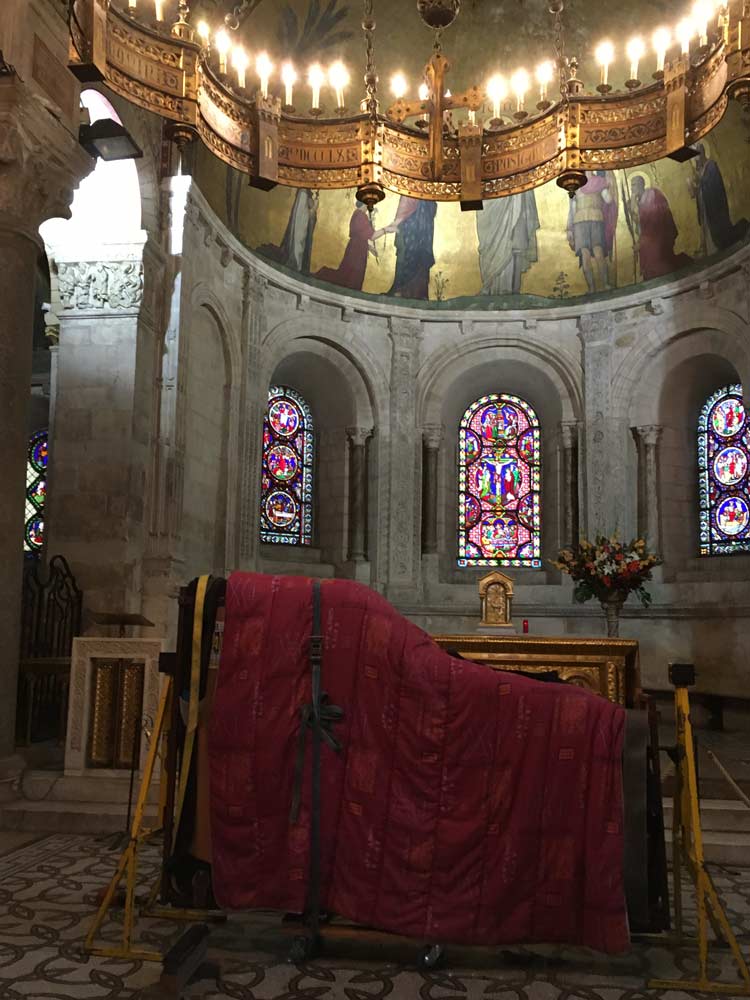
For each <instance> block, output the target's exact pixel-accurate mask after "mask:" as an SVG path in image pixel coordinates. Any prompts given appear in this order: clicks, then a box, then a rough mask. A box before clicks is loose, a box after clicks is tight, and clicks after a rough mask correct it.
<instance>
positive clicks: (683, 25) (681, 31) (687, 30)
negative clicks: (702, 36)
mask: <svg viewBox="0 0 750 1000" xmlns="http://www.w3.org/2000/svg"><path fill="white" fill-rule="evenodd" d="M694 34H695V26H694V25H693V22H692V21H690V20H688V18H686V17H685V18H683V19H682V21H680V23H679V24H678V25H677V27H676V28H675V35H677V41H678V42H679V43H680V51H681V52H682V54H683V55H684V56H689V55H690V42H691V41H692V38H693V35H694Z"/></svg>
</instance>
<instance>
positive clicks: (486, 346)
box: [417, 335, 583, 426]
mask: <svg viewBox="0 0 750 1000" xmlns="http://www.w3.org/2000/svg"><path fill="white" fill-rule="evenodd" d="M505 361H513V362H519V363H521V364H523V365H525V366H527V367H528V368H529V370H534V371H538V372H539V373H540V375H542V376H543V377H544V378H546V379H547V380H548V382H549V383H551V384H552V385H553V386H554V388H555V393H556V395H557V396H558V398H559V400H560V404H561V416H560V419H561V420H579V419H580V418H581V415H582V412H583V399H582V389H581V380H582V375H581V367H580V362H579V361H578V359H577V358H576V359H574V358H572V357H570V356H568V355H567V354H566V353H565V352H564V351H563V350H562V349H560V348H556V349H555V350H551V349H550V348H549V347H548V346H547V345H546V344H542V343H534V342H533V341H529V340H526V339H523V338H521V337H507V336H504V337H498V336H496V335H492V336H490V335H485V336H483V337H480V338H476V339H473V340H468V341H467V342H466V343H464V342H463V340H462V341H461V342H460V343H458V344H455V343H454V344H451V345H448V346H446V347H443V348H442V349H441V350H439V351H436V352H435V353H433V354H432V355H430V357H429V359H428V360H427V362H426V363H425V364H424V365H423V366H422V368H421V370H420V371H419V375H418V380H419V382H418V386H417V420H418V422H419V423H421V425H422V426H425V425H430V424H435V423H438V422H439V420H440V410H441V408H442V405H443V400H444V399H445V397H446V392H447V390H448V386H449V385H450V384H452V383H453V382H455V380H456V378H457V377H459V378H460V377H462V376H463V373H465V372H466V371H468V370H470V369H474V368H476V367H478V366H481V365H484V364H487V363H490V364H496V363H500V364H502V363H503V362H505ZM508 391H510V390H508ZM480 395H481V393H480ZM469 402H471V401H470V400H469ZM467 405H468V403H467Z"/></svg>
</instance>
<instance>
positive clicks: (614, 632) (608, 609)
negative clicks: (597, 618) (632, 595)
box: [601, 593, 625, 639]
mask: <svg viewBox="0 0 750 1000" xmlns="http://www.w3.org/2000/svg"><path fill="white" fill-rule="evenodd" d="M624 603H625V595H624V594H619V593H614V594H610V595H609V597H607V599H606V600H604V601H602V602H601V605H602V611H603V612H604V617H605V619H606V621H607V638H608V639H616V638H617V637H618V636H619V634H620V611H622V606H623V604H624Z"/></svg>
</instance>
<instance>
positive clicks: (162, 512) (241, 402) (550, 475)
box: [61, 178, 750, 694]
mask: <svg viewBox="0 0 750 1000" xmlns="http://www.w3.org/2000/svg"><path fill="white" fill-rule="evenodd" d="M162 197H163V200H164V205H165V211H166V217H167V218H168V219H169V229H170V233H171V241H172V242H171V244H170V247H169V248H167V249H165V274H167V275H168V276H169V277H168V279H167V280H165V281H164V282H163V287H164V304H163V308H162V315H163V317H164V320H163V322H162V325H161V327H160V332H159V334H158V336H159V338H160V339H159V341H158V343H159V345H160V346H158V347H157V351H156V356H157V357H158V358H159V359H160V362H159V364H160V365H161V372H160V375H159V376H158V377H157V379H156V380H155V381H154V384H153V402H152V404H151V406H152V412H153V414H154V419H153V422H152V429H151V436H150V444H149V455H150V459H149V461H150V472H149V475H148V477H147V483H148V487H147V490H146V499H145V504H146V515H145V522H146V524H147V526H148V533H147V539H146V541H145V543H144V552H143V567H144V569H143V585H142V593H143V604H142V607H143V610H144V613H146V614H148V615H149V616H150V617H153V618H154V619H155V620H157V622H158V624H159V627H160V629H161V631H162V632H163V633H166V634H167V635H168V636H169V638H172V636H173V630H174V605H175V602H174V595H175V594H176V591H177V588H178V587H179V585H180V584H182V583H183V582H185V581H186V579H188V578H189V577H190V576H191V575H193V574H195V573H197V572H198V571H199V570H201V569H203V570H206V571H208V570H214V571H219V570H220V569H222V568H223V569H225V570H231V569H233V568H240V569H260V570H263V571H266V572H271V571H273V572H302V573H307V574H310V575H316V576H334V575H338V576H348V577H351V578H355V579H359V580H363V581H365V582H368V583H371V584H372V585H373V586H374V587H376V588H377V589H378V590H380V591H381V592H382V593H384V594H385V595H386V596H387V597H388V598H389V599H390V600H392V601H393V602H394V603H395V604H396V605H397V606H398V607H400V608H401V609H402V610H403V611H404V612H405V613H406V614H408V615H409V616H410V617H411V618H412V619H413V620H414V621H415V622H417V623H418V624H420V625H421V626H423V627H424V628H426V629H427V630H428V631H433V632H450V631H456V630H457V631H462V630H473V629H474V628H475V627H476V622H477V620H478V600H477V591H476V582H477V578H478V576H479V575H480V573H479V571H477V570H463V569H459V567H458V566H457V564H456V498H457V484H456V461H457V424H458V421H459V420H460V417H461V415H462V413H463V412H464V410H465V408H466V407H467V406H468V405H469V404H470V403H471V402H472V401H473V400H474V399H476V398H477V397H478V396H480V395H483V394H484V393H488V392H493V391H500V392H511V393H514V394H517V395H519V396H521V397H523V398H524V399H526V400H527V401H528V402H529V403H530V404H531V405H532V406H533V407H534V408H535V410H536V412H537V414H538V416H539V418H540V421H541V432H542V457H543V484H542V496H543V509H542V521H543V550H542V556H543V566H542V568H541V569H539V570H520V571H514V570H511V574H512V576H513V578H514V581H515V585H516V601H515V605H514V610H515V613H516V617H517V618H518V619H519V620H520V619H521V618H528V620H529V622H530V629H531V631H532V632H533V633H537V634H589V635H591V634H593V635H597V634H602V633H603V629H604V625H603V618H602V616H601V613H600V611H599V609H598V608H596V607H593V606H591V605H587V606H584V607H579V606H577V605H574V603H573V601H572V587H571V585H570V582H569V581H568V580H567V579H565V578H561V577H560V574H559V573H558V572H557V571H556V570H555V569H554V568H553V567H552V566H551V565H550V560H551V559H552V558H553V557H554V555H555V554H556V552H557V549H558V548H559V547H560V546H561V545H563V544H565V543H567V542H569V541H571V540H572V539H573V538H574V537H576V536H577V533H578V530H579V529H580V531H582V532H584V533H589V534H591V533H594V532H596V531H599V530H606V531H607V532H608V533H609V532H612V531H615V530H616V531H617V532H619V534H620V535H622V536H629V535H630V534H631V533H635V532H636V531H647V532H648V534H649V537H650V539H651V541H652V543H653V544H654V545H656V546H657V547H661V546H662V544H663V549H664V553H665V555H666V564H665V566H664V567H663V569H661V570H659V571H657V578H656V579H655V581H654V584H653V586H652V587H651V590H652V593H653V597H654V604H653V606H652V607H651V608H650V609H648V610H641V609H640V607H639V606H637V605H636V604H635V603H633V602H632V601H631V602H630V603H629V604H628V605H627V607H626V611H625V615H624V618H623V624H622V634H623V635H624V636H634V637H637V638H639V639H640V640H641V643H642V666H643V673H644V678H645V680H646V681H647V682H648V683H649V684H652V685H665V684H666V663H667V661H668V660H670V659H675V658H687V659H693V660H695V662H696V664H697V665H698V667H699V670H700V672H701V673H700V684H701V686H703V687H705V688H710V689H714V690H721V691H725V692H726V693H730V694H738V693H739V694H741V693H743V691H745V689H746V686H747V676H746V671H747V667H746V659H745V649H746V646H747V640H748V638H750V594H748V586H747V583H746V582H745V581H746V578H747V576H748V571H749V570H750V557H746V556H737V557H733V558H731V559H727V558H724V559H719V560H705V559H704V560H700V559H698V558H697V519H696V516H695V495H696V491H695V486H694V483H695V468H696V455H695V437H694V434H695V426H696V420H697V412H698V410H699V409H700V406H701V405H702V402H703V400H704V399H705V396H706V395H707V394H708V393H710V392H711V391H713V390H714V389H715V388H717V387H718V386H719V385H722V384H726V383H727V382H728V381H741V382H743V384H744V385H745V386H746V387H750V341H749V340H748V332H750V331H749V330H748V319H749V318H750V302H749V301H748V292H747V275H748V270H749V269H750V253H749V252H748V251H747V250H744V251H741V252H739V253H738V254H736V255H735V257H733V258H729V259H726V260H724V261H723V262H721V263H719V264H716V265H714V266H713V267H712V268H711V269H709V270H707V271H704V272H703V273H702V274H701V275H699V276H692V277H687V278H683V279H682V280H681V281H679V282H675V283H674V284H673V285H671V286H663V285H662V286H660V288H659V298H658V299H655V298H653V297H650V295H649V292H648V290H640V291H638V292H637V293H634V294H631V295H622V296H619V297H618V296H614V297H608V298H607V299H606V300H604V301H601V302H590V303H588V304H583V305H582V304H580V303H578V304H577V305H573V304H564V305H561V306H559V307H557V308H548V309H539V310H533V311H531V310H520V311H518V312H513V311H504V312H502V313H487V312H482V313H481V314H472V313H467V312H464V313H461V312H451V311H449V310H446V311H441V312H440V314H439V315H436V314H435V313H434V312H428V311H425V310H420V309H419V308H410V307H408V306H400V305H394V304H392V303H391V304H388V305H385V304H383V303H380V302H377V301H372V302H371V301H369V300H365V299H362V298H356V299H355V298H351V297H348V296H346V295H343V294H338V293H336V292H333V291H328V290H323V289H316V288H312V287H311V286H308V285H306V284H304V283H303V282H302V281H298V280H296V279H294V278H291V277H289V276H286V275H283V274H281V273H280V272H278V271H276V270H275V269H274V268H273V267H271V266H270V265H268V264H266V263H264V262H262V261H260V260H259V259H257V258H255V257H254V256H253V255H252V254H251V253H250V252H249V251H248V250H247V249H246V248H245V247H244V246H242V245H241V244H240V243H239V242H238V241H236V240H235V239H234V238H233V237H232V236H231V234H230V233H228V232H227V230H226V229H225V228H224V226H223V225H222V223H221V222H220V221H219V220H218V219H217V218H216V216H215V215H214V213H213V212H212V211H211V209H210V208H209V206H208V204H207V203H206V201H205V199H204V198H203V196H202V195H201V193H200V191H199V190H198V189H197V188H196V186H195V185H194V184H192V183H191V181H190V180H189V179H188V178H173V179H172V180H170V181H167V182H165V185H164V188H163V191H162ZM61 343H62V342H61ZM61 350H62V348H61ZM272 384H283V385H288V386H291V387H292V388H294V389H296V390H297V391H298V392H300V393H301V394H302V395H303V396H304V397H305V398H306V399H307V401H308V403H309V404H310V407H311V410H312V413H313V418H314V421H315V426H316V448H317V458H316V467H315V471H316V477H317V495H316V527H315V537H314V544H313V545H312V546H310V547H305V548H304V549H303V548H291V547H283V546H269V545H263V546H261V545H260V544H259V542H258V505H259V493H260V465H259V463H260V454H261V428H262V417H263V411H264V405H265V399H266V394H267V391H268V387H269V385H272Z"/></svg>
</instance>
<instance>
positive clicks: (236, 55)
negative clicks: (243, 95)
mask: <svg viewBox="0 0 750 1000" xmlns="http://www.w3.org/2000/svg"><path fill="white" fill-rule="evenodd" d="M249 65H250V57H249V56H248V54H247V52H245V50H244V49H243V48H242V46H241V45H235V47H234V48H233V49H232V67H233V68H234V69H235V71H236V73H237V86H238V87H239V88H240V90H243V89H244V87H245V73H246V71H247V67H248V66H249Z"/></svg>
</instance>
